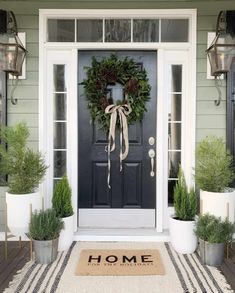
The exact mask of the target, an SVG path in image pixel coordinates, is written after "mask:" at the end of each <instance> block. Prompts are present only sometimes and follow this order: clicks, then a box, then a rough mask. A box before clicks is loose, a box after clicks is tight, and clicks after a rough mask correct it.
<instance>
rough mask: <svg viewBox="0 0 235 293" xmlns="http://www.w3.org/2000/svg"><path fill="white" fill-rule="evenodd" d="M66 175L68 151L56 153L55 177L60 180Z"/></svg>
mask: <svg viewBox="0 0 235 293" xmlns="http://www.w3.org/2000/svg"><path fill="white" fill-rule="evenodd" d="M65 173H66V151H54V177H55V178H60V177H62V176H63V175H64V174H65Z"/></svg>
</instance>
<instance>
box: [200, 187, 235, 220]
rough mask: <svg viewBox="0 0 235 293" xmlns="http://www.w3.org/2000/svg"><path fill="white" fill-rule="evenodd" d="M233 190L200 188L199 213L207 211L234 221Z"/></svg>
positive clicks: (223, 218) (234, 195)
mask: <svg viewBox="0 0 235 293" xmlns="http://www.w3.org/2000/svg"><path fill="white" fill-rule="evenodd" d="M234 206H235V192H234V191H231V192H224V193H220V192H208V191H203V190H200V213H201V214H206V213H209V214H211V215H214V216H216V217H221V219H222V220H225V219H226V218H228V219H229V221H230V222H232V223H234V214H235V207H234Z"/></svg>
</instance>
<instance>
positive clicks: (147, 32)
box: [133, 19, 159, 42]
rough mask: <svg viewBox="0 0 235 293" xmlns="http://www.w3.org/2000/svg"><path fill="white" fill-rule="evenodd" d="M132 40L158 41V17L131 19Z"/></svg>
mask: <svg viewBox="0 0 235 293" xmlns="http://www.w3.org/2000/svg"><path fill="white" fill-rule="evenodd" d="M133 41H134V42H158V41H159V20H158V19H154V20H151V19H138V20H133Z"/></svg>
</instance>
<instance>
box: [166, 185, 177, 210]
mask: <svg viewBox="0 0 235 293" xmlns="http://www.w3.org/2000/svg"><path fill="white" fill-rule="evenodd" d="M176 182H177V180H168V203H169V204H173V202H174V187H175V184H176Z"/></svg>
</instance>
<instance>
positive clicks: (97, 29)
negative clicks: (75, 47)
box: [77, 19, 103, 42]
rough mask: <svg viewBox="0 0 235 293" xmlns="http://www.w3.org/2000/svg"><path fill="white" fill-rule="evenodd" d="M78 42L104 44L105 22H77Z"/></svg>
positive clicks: (100, 20)
mask: <svg viewBox="0 0 235 293" xmlns="http://www.w3.org/2000/svg"><path fill="white" fill-rule="evenodd" d="M77 41H78V42H102V41H103V20H102V19H79V20H77Z"/></svg>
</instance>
